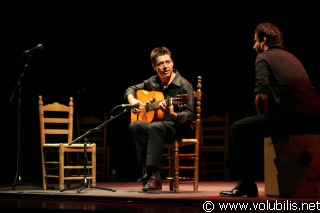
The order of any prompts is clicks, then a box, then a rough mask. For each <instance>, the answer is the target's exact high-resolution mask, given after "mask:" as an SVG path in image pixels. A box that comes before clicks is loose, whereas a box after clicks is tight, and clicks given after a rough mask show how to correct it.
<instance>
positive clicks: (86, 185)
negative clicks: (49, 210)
mask: <svg viewBox="0 0 320 213" xmlns="http://www.w3.org/2000/svg"><path fill="white" fill-rule="evenodd" d="M118 107H122V106H121V105H118V106H116V107H115V108H113V109H112V110H111V112H113V111H114V110H115V109H116V108H118ZM126 111H127V108H125V109H124V110H123V111H122V112H120V113H119V114H117V115H116V116H111V117H110V119H109V120H106V121H105V122H103V123H102V124H100V125H98V126H97V127H95V128H92V129H89V130H88V131H87V132H85V133H84V134H82V135H80V136H79V137H77V138H76V139H75V140H73V141H72V142H71V143H70V144H69V146H71V145H72V144H74V143H76V142H78V141H81V140H82V139H83V138H84V154H83V155H84V161H83V162H84V165H83V170H84V171H83V172H84V175H83V180H82V181H81V183H80V185H79V186H75V187H70V188H64V189H61V190H60V192H63V191H67V190H71V189H76V188H80V189H79V190H78V191H77V193H80V192H81V191H82V189H83V188H90V184H89V180H88V178H87V175H86V173H87V169H86V165H87V162H88V156H87V144H88V143H89V142H88V139H87V138H86V136H87V135H89V134H90V133H91V132H92V131H94V130H97V129H101V128H103V127H104V126H105V125H106V124H107V123H109V122H110V121H112V120H114V119H115V118H117V117H118V116H120V115H121V114H123V113H125V112H126ZM111 112H110V113H109V114H111ZM91 188H95V189H102V190H107V191H112V192H115V191H116V190H115V189H111V188H102V187H96V186H91Z"/></svg>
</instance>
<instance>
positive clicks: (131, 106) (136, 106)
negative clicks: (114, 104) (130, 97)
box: [120, 103, 139, 108]
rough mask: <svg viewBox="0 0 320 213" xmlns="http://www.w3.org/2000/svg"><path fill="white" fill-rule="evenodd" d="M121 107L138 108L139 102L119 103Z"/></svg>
mask: <svg viewBox="0 0 320 213" xmlns="http://www.w3.org/2000/svg"><path fill="white" fill-rule="evenodd" d="M120 106H121V107H129V108H139V103H135V104H121V105H120Z"/></svg>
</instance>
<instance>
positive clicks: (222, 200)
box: [0, 181, 320, 213]
mask: <svg viewBox="0 0 320 213" xmlns="http://www.w3.org/2000/svg"><path fill="white" fill-rule="evenodd" d="M235 185H236V182H232V181H228V182H221V181H212V182H211V181H210V182H200V183H199V190H198V192H194V191H193V186H192V184H181V185H180V189H179V192H171V191H170V190H169V185H168V183H164V184H163V186H162V191H153V192H142V190H141V188H142V185H141V183H135V182H112V183H111V182H107V183H98V184H97V187H98V188H93V187H91V186H90V185H89V187H86V188H81V187H78V186H81V184H77V183H75V184H73V185H72V187H75V188H74V189H70V190H65V191H62V192H61V191H60V190H58V189H50V190H43V189H42V188H41V186H40V185H39V186H37V185H32V186H30V185H24V184H17V185H15V186H14V187H12V185H7V186H2V187H0V198H1V199H0V210H1V209H2V210H8V209H14V210H16V211H19V210H21V211H25V210H33V211H39V212H40V211H41V212H43V210H46V212H48V211H49V212H50V211H52V212H57V211H70V212H71V211H77V212H82V211H85V212H87V211H95V212H141V210H142V209H144V210H143V212H146V213H149V212H153V213H158V212H159V213H160V212H167V213H168V212H193V213H196V212H206V211H204V209H203V208H204V206H208V208H210V206H211V205H213V206H214V209H211V212H216V211H223V209H222V208H221V206H220V205H221V204H227V203H228V205H231V204H232V205H240V204H245V205H251V208H254V207H257V206H259V208H260V210H262V208H266V207H267V205H271V204H274V203H280V204H281V206H282V207H281V208H284V207H285V205H286V206H288V207H286V208H293V207H294V204H296V205H298V206H300V205H301V204H302V203H314V204H316V203H317V202H318V203H319V200H320V199H319V197H302V198H299V197H298V198H297V197H294V198H280V197H270V196H266V195H265V189H264V183H263V182H258V183H257V185H258V189H259V197H256V198H247V197H240V198H226V197H221V196H219V192H220V191H223V190H230V189H232V188H234V187H235ZM112 190H113V191H112ZM204 204H207V205H204ZM280 204H278V205H280ZM213 206H212V207H213ZM271 207H272V206H269V207H268V208H271ZM317 208H318V209H319V210H320V204H318V206H317ZM264 210H266V209H264ZM238 211H239V210H238ZM271 211H272V210H270V212H271ZM273 211H274V210H273ZM208 212H210V211H208ZM265 212H266V211H265Z"/></svg>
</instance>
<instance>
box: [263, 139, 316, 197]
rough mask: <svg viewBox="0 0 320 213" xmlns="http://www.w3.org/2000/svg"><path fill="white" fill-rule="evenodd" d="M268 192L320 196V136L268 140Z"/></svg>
mask: <svg viewBox="0 0 320 213" xmlns="http://www.w3.org/2000/svg"><path fill="white" fill-rule="evenodd" d="M264 182H265V195H266V196H271V197H319V193H320V192H319V190H320V135H309V134H304V135H284V136H279V137H272V138H271V137H269V138H265V139H264Z"/></svg>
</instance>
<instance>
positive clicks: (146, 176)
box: [137, 169, 151, 185]
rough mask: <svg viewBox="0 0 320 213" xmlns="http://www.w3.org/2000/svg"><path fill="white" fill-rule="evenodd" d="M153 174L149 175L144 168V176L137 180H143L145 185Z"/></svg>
mask: <svg viewBox="0 0 320 213" xmlns="http://www.w3.org/2000/svg"><path fill="white" fill-rule="evenodd" d="M150 177H151V175H148V171H147V169H144V170H143V174H142V177H141V178H139V179H138V180H137V182H143V185H145V184H146V183H147V181H148V180H149V179H150Z"/></svg>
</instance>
